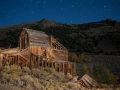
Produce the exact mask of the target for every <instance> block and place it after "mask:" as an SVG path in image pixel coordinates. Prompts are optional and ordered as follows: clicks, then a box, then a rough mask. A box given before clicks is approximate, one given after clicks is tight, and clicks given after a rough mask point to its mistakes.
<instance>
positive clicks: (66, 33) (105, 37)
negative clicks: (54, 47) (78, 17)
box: [0, 19, 120, 54]
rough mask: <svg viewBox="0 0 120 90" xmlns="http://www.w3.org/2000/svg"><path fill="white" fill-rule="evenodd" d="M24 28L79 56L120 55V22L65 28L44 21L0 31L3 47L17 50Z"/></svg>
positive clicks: (0, 44) (107, 21)
mask: <svg viewBox="0 0 120 90" xmlns="http://www.w3.org/2000/svg"><path fill="white" fill-rule="evenodd" d="M22 28H31V29H35V30H40V31H44V32H46V33H47V34H49V35H50V34H51V35H53V36H54V37H55V38H57V39H58V40H59V41H60V42H61V43H62V44H63V45H65V46H66V47H67V48H68V49H70V50H71V49H72V50H74V51H76V52H87V53H96V54H98V53H106V54H114V53H120V45H119V43H120V22H117V21H115V20H112V19H106V20H102V21H99V22H92V23H85V24H62V23H58V22H55V21H52V20H49V19H43V20H40V21H36V22H30V23H22V24H17V25H12V26H6V27H0V42H1V43H0V47H9V46H11V47H16V46H17V41H18V37H19V34H20V32H21V30H22ZM9 38H10V40H9Z"/></svg>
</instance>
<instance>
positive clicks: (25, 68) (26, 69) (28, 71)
mask: <svg viewBox="0 0 120 90" xmlns="http://www.w3.org/2000/svg"><path fill="white" fill-rule="evenodd" d="M30 71H31V70H30V68H29V67H22V72H24V73H30Z"/></svg>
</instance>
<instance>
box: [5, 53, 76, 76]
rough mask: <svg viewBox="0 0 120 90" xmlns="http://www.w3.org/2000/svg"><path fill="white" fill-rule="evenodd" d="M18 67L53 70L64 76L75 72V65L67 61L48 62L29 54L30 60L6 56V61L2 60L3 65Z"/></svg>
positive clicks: (18, 56) (22, 57)
mask: <svg viewBox="0 0 120 90" xmlns="http://www.w3.org/2000/svg"><path fill="white" fill-rule="evenodd" d="M6 64H9V65H13V64H16V65H19V66H21V67H23V66H27V67H29V68H30V69H32V68H38V69H41V68H47V67H48V68H54V69H55V70H56V71H58V72H62V73H64V74H67V73H70V74H72V73H73V71H74V72H76V64H75V63H72V62H68V61H57V60H56V61H50V60H47V59H44V58H43V57H41V56H39V55H35V54H33V53H31V55H30V59H27V58H25V57H24V56H22V55H16V56H8V57H6V59H4V60H3V65H6Z"/></svg>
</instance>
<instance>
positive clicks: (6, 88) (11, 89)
mask: <svg viewBox="0 0 120 90" xmlns="http://www.w3.org/2000/svg"><path fill="white" fill-rule="evenodd" d="M0 90H26V89H23V88H20V87H16V86H13V85H7V84H6V85H5V84H0Z"/></svg>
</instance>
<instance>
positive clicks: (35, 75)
mask: <svg viewBox="0 0 120 90" xmlns="http://www.w3.org/2000/svg"><path fill="white" fill-rule="evenodd" d="M40 73H41V71H40V70H39V69H35V68H33V69H32V70H31V74H32V75H33V76H34V77H38V78H39V77H40Z"/></svg>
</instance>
